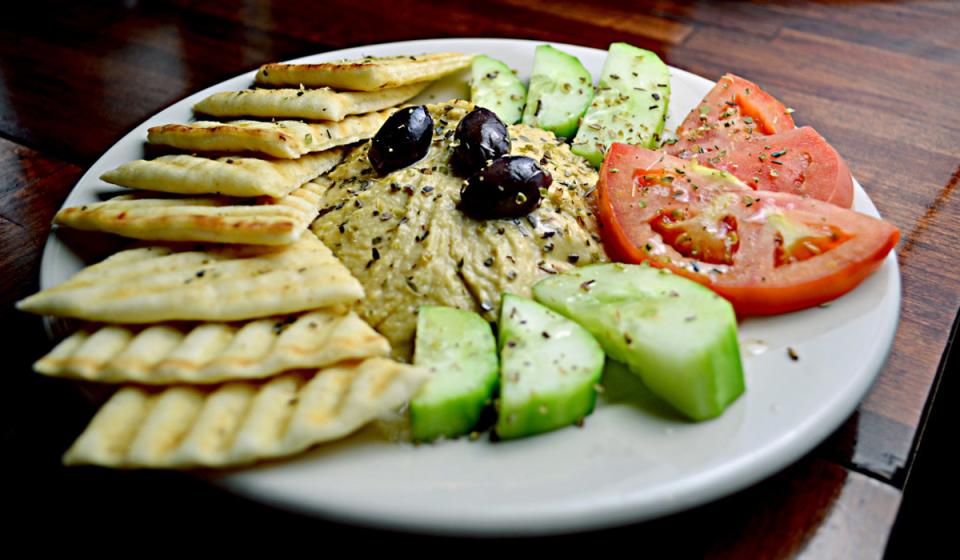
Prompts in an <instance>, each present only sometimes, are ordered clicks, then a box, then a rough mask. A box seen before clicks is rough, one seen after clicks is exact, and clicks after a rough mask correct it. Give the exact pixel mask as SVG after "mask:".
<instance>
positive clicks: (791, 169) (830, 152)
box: [699, 126, 853, 208]
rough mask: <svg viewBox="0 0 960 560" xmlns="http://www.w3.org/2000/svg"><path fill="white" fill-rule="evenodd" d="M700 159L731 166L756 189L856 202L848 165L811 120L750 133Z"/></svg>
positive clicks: (839, 202) (719, 166)
mask: <svg viewBox="0 0 960 560" xmlns="http://www.w3.org/2000/svg"><path fill="white" fill-rule="evenodd" d="M699 160H700V162H701V163H705V164H706V165H709V166H711V167H715V168H717V169H723V170H725V171H729V172H730V173H732V174H733V175H735V176H736V177H737V178H738V179H740V180H741V181H743V182H744V183H746V184H747V185H748V186H750V187H751V188H754V189H756V190H758V191H773V192H783V193H789V194H796V195H800V196H809V197H811V198H815V199H817V200H823V201H824V202H829V203H831V204H835V205H837V206H840V207H841V208H850V207H851V206H853V176H852V175H851V174H850V168H849V167H847V164H846V162H844V161H843V158H841V157H840V154H838V153H837V151H836V150H835V149H833V146H831V145H830V144H828V143H827V141H826V139H824V138H823V136H820V135H819V134H818V133H817V131H816V130H814V129H813V128H811V127H809V126H804V127H800V128H795V129H792V130H787V131H785V132H780V133H778V134H774V135H771V136H764V137H759V138H751V139H749V140H746V141H744V142H743V143H741V144H739V145H738V146H737V147H736V148H735V149H734V150H733V151H732V152H730V153H728V154H726V155H725V156H723V157H716V158H708V159H706V160H705V161H704V159H703V158H699ZM775 162H776V163H775Z"/></svg>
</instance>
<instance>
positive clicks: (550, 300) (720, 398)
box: [533, 264, 744, 420]
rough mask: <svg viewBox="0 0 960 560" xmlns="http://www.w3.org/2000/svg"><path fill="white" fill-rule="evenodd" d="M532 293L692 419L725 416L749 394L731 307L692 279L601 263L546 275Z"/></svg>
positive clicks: (658, 270)
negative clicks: (734, 403) (571, 320)
mask: <svg viewBox="0 0 960 560" xmlns="http://www.w3.org/2000/svg"><path fill="white" fill-rule="evenodd" d="M533 294H534V297H535V298H536V300H537V301H539V302H541V303H542V304H544V305H546V306H547V307H549V308H551V309H553V310H555V311H557V312H558V313H560V314H562V315H564V316H566V317H568V318H570V319H573V320H576V321H577V322H579V323H580V324H581V325H582V326H583V327H584V328H586V329H587V330H588V331H590V333H592V334H593V335H594V336H595V337H596V338H597V340H598V341H599V342H600V344H601V345H602V346H603V349H604V350H605V351H606V353H607V355H609V356H610V358H611V359H614V360H617V361H620V362H623V363H625V364H626V365H627V367H628V368H629V369H630V371H631V372H633V373H634V374H636V375H638V376H639V377H640V378H641V379H642V380H643V382H644V383H645V384H646V385H647V387H648V388H649V389H650V390H651V391H652V392H653V393H655V394H656V395H658V396H659V397H660V398H662V399H664V400H665V401H667V402H668V403H670V404H671V405H673V407H674V408H676V409H677V410H679V411H680V412H682V413H683V414H685V415H686V416H688V417H689V418H691V419H693V420H706V419H708V418H713V417H716V416H719V415H720V414H722V413H723V411H724V410H725V409H726V408H727V406H728V405H730V403H732V402H733V401H735V400H736V399H737V398H738V397H739V396H740V395H741V394H742V393H743V392H744V380H743V366H742V364H741V361H740V348H739V342H738V340H737V320H736V315H735V314H734V312H733V306H731V305H730V303H729V302H728V301H726V300H725V299H723V298H721V297H720V296H718V295H717V294H715V293H714V292H712V291H711V290H709V289H708V288H705V287H703V286H701V285H700V284H697V283H696V282H693V281H692V280H688V279H686V278H683V277H681V276H677V275H675V274H673V273H671V272H669V271H667V270H662V269H656V268H652V267H650V266H648V265H627V264H601V265H591V266H586V267H582V268H578V269H575V270H573V271H570V272H568V273H565V274H561V275H557V276H553V277H550V278H546V279H544V280H541V281H540V282H538V283H537V284H535V285H534V287H533Z"/></svg>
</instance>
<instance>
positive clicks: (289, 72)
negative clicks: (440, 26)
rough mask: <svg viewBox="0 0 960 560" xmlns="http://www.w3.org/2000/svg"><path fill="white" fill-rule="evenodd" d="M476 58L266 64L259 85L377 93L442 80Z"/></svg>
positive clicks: (454, 56) (437, 55) (446, 56)
mask: <svg viewBox="0 0 960 560" xmlns="http://www.w3.org/2000/svg"><path fill="white" fill-rule="evenodd" d="M472 60H473V55H469V54H461V53H433V54H421V55H417V56H386V57H366V58H361V59H356V60H342V61H338V62H325V63H322V64H264V65H263V66H261V67H260V70H259V71H258V72H257V84H259V85H264V86H273V87H277V86H292V87H298V86H299V85H301V84H302V85H304V86H307V87H320V86H327V87H332V88H336V89H347V90H356V91H375V90H379V89H383V88H391V87H398V86H402V85H405V84H412V83H417V82H426V81H432V80H436V79H438V78H442V77H443V76H446V75H447V74H451V73H453V72H456V71H457V70H461V69H463V68H466V67H467V66H469V65H470V62H471V61H472Z"/></svg>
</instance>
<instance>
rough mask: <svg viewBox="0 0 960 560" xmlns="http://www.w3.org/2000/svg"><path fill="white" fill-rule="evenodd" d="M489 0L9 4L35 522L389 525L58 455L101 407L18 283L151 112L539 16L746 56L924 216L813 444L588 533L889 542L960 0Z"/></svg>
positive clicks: (12, 172) (11, 188) (556, 34)
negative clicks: (377, 50) (678, 508)
mask: <svg viewBox="0 0 960 560" xmlns="http://www.w3.org/2000/svg"><path fill="white" fill-rule="evenodd" d="M475 4H476V5H474V6H470V7H466V6H461V7H455V6H448V5H446V3H444V2H427V1H412V0H392V1H390V2H377V1H367V2H355V1H351V2H347V1H337V2H326V3H323V4H322V5H316V6H310V5H308V3H306V2H303V3H292V2H290V3H287V2H277V3H276V4H275V5H270V4H268V3H256V2H239V1H230V0H213V1H208V2H203V3H192V2H178V1H175V0H166V1H155V2H142V3H141V2H136V1H130V2H102V3H97V4H96V5H86V6H85V5H80V3H69V2H51V1H48V0H31V1H29V2H22V3H18V4H17V7H16V8H13V11H9V10H10V9H8V11H7V12H5V15H4V17H3V20H2V21H0V263H2V266H3V271H4V274H3V275H2V277H0V285H2V298H3V300H2V303H3V305H2V311H0V312H2V315H0V319H2V321H0V324H2V325H3V327H4V334H5V336H4V338H3V339H2V340H3V341H4V342H3V344H4V347H5V348H6V349H7V351H6V358H7V360H6V362H7V366H8V367H7V372H6V375H7V377H8V380H12V383H13V387H10V386H9V385H8V386H7V389H6V390H5V391H4V392H3V414H4V420H5V421H4V424H3V426H4V436H3V437H4V441H3V449H4V453H5V456H6V457H7V458H8V461H6V462H5V463H7V464H6V465H5V469H7V470H10V471H11V472H12V473H14V474H16V475H18V476H21V477H22V478H19V479H8V480H15V481H16V480H20V481H23V482H22V483H16V482H15V483H13V484H12V486H13V488H12V492H13V496H14V498H15V499H14V503H15V504H16V507H17V508H19V509H20V511H22V512H24V514H23V515H22V517H21V519H22V520H25V521H27V523H28V524H35V523H41V522H42V523H43V524H44V525H47V526H50V524H51V523H54V524H57V523H59V524H62V525H63V526H68V525H69V526H76V524H77V523H78V522H79V526H80V527H81V528H84V527H86V528H89V527H94V526H97V525H96V523H97V522H96V521H95V519H96V517H97V515H106V514H108V513H113V514H115V513H116V512H117V511H120V510H123V511H128V512H131V513H133V514H134V515H133V516H132V517H130V518H127V519H126V523H127V524H128V525H129V527H127V528H128V529H130V528H133V527H137V526H139V525H140V522H139V521H134V520H133V519H139V518H144V519H147V520H149V521H150V522H151V523H159V522H161V521H159V520H160V519H164V520H166V519H169V517H168V516H169V515H170V514H173V515H177V516H179V517H177V519H178V520H180V522H184V520H186V521H185V525H186V526H188V527H189V526H193V525H192V524H193V523H195V524H197V525H203V526H206V525H208V524H210V523H212V522H213V521H212V520H213V519H216V520H218V521H217V523H220V524H221V525H222V526H224V527H230V528H231V529H235V528H247V529H251V530H252V529H257V528H258V527H260V526H262V524H264V523H266V524H273V525H274V526H276V527H281V526H282V527H284V528H290V527H296V528H299V529H309V530H310V531H312V532H313V533H312V534H313V535H317V536H323V535H337V536H344V535H345V536H346V537H358V536H360V537H369V536H375V537H378V538H384V537H385V535H384V534H381V533H371V532H369V531H366V530H361V529H353V528H345V527H340V526H337V525H335V524H321V523H319V522H316V521H313V520H307V519H302V518H298V517H295V516H292V515H289V514H283V513H280V512H273V511H269V510H266V509H265V508H262V507H259V506H254V505H251V504H247V503H246V502H243V501H241V500H239V499H237V498H232V497H227V496H223V495H221V494H220V493H219V491H215V490H212V489H210V488H207V487H205V486H203V485H201V484H199V483H196V482H193V481H188V480H184V478H183V477H179V476H176V475H166V474H148V473H119V474H118V473H104V472H99V471H95V472H90V471H84V470H80V471H67V470H64V469H62V468H60V467H59V466H58V458H59V455H60V453H62V451H63V450H64V449H65V448H66V446H67V445H68V444H69V442H70V441H71V440H72V438H73V437H74V436H75V435H76V434H77V432H78V430H80V429H81V427H82V426H83V425H84V423H85V421H86V420H87V418H88V417H89V415H90V414H91V413H92V411H91V410H90V407H89V405H88V404H87V403H86V401H84V400H83V399H82V397H80V396H79V395H78V394H76V393H75V392H74V390H73V389H72V388H71V386H70V385H69V384H67V383H63V382H59V381H55V380H49V379H44V378H42V377H41V376H39V375H35V374H33V373H31V372H30V368H29V364H30V363H31V362H32V360H34V359H35V358H36V357H38V356H39V355H40V354H41V353H42V352H44V351H45V350H46V349H47V348H48V345H49V343H48V342H47V341H46V340H45V338H44V336H43V333H42V330H41V326H40V323H39V321H38V319H36V318H34V317H28V316H25V315H23V314H19V313H17V312H15V311H13V310H12V302H14V301H15V300H17V299H19V298H22V297H23V296H26V295H27V294H30V293H32V292H33V291H35V290H36V289H37V277H38V264H39V260H40V251H41V248H42V244H43V242H44V239H45V237H46V235H47V232H48V230H49V223H50V220H51V217H52V216H53V213H54V212H55V210H56V209H57V208H58V207H59V206H60V204H61V203H62V201H63V199H64V197H65V196H66V195H67V193H68V192H69V191H70V189H71V188H72V187H73V185H74V183H75V182H76V180H77V179H78V178H79V177H80V175H81V174H82V173H83V171H84V170H85V169H86V168H87V167H88V166H89V165H90V164H91V163H92V162H93V161H95V159H96V158H97V157H99V156H100V154H101V153H102V152H103V151H104V150H106V149H107V148H108V147H109V146H110V145H111V144H113V142H115V141H116V140H117V139H119V138H120V136H121V135H123V134H124V133H125V132H126V131H127V130H129V129H130V128H131V127H133V126H134V125H136V124H138V123H140V122H141V121H142V120H144V119H145V118H147V117H148V116H150V115H151V114H153V113H154V112H156V111H158V110H159V109H161V108H163V107H165V106H166V105H168V104H170V103H172V102H174V101H176V100H178V99H180V98H182V97H184V96H185V95H187V94H189V93H192V92H194V91H197V90H199V89H201V88H203V87H206V86H208V85H210V84H213V83H215V82H218V81H220V80H222V79H225V78H227V77H230V76H234V75H236V74H238V73H240V72H244V71H247V70H250V69H251V68H254V67H256V66H257V65H259V64H260V63H263V62H268V61H276V60H283V59H288V58H293V57H296V56H301V55H305V54H310V53H316V52H321V51H325V50H331V49H337V48H342V47H347V46H353V45H360V44H366V43H377V42H386V41H395V40H402V39H415V38H428V37H455V36H482V37H526V38H533V39H538V40H544V41H558V42H571V43H579V44H584V45H589V46H593V47H599V48H606V46H607V45H608V43H610V42H611V41H614V40H623V41H627V42H631V43H633V44H636V45H639V46H642V47H646V48H650V49H653V50H655V51H657V52H658V53H659V54H660V55H661V56H662V57H663V58H664V60H665V61H666V62H667V63H669V64H672V65H675V66H679V67H681V68H684V69H687V70H690V71H692V72H695V73H697V74H701V75H704V76H707V77H709V78H713V79H715V78H717V77H719V76H720V75H721V74H723V73H724V72H728V71H729V72H734V73H738V74H742V75H744V76H747V77H749V78H750V79H752V80H754V81H757V82H759V83H760V84H762V85H763V86H765V87H767V88H769V89H770V90H771V91H773V92H774V93H775V94H776V95H777V96H778V97H779V98H780V99H781V100H782V101H783V102H784V103H785V104H786V105H788V106H791V107H793V108H794V109H796V117H797V119H798V121H799V122H801V123H802V124H809V125H812V126H814V127H815V128H816V129H817V130H818V131H820V132H821V133H822V134H823V135H824V136H825V137H827V138H828V139H829V140H830V141H831V142H832V143H833V145H834V146H835V147H836V148H837V149H838V151H839V152H840V153H841V154H843V156H844V157H845V158H846V160H847V162H848V163H849V164H850V167H851V169H852V171H853V173H854V175H855V176H856V177H857V178H858V179H859V180H860V182H861V183H862V184H863V185H864V187H865V188H866V190H867V191H868V193H869V194H870V196H871V197H872V199H873V200H874V202H875V203H876V205H877V207H878V208H879V210H880V212H881V213H882V214H883V216H884V217H885V218H886V219H888V220H890V221H891V222H893V223H894V224H896V225H897V226H898V227H899V228H900V230H901V232H902V233H903V239H902V242H901V244H900V246H899V247H898V248H897V251H898V257H899V261H900V266H901V271H902V274H903V308H902V316H901V323H900V328H899V331H898V333H897V336H896V341H895V343H894V346H893V350H892V353H891V355H890V358H889V361H888V362H887V364H886V366H885V367H884V369H883V371H882V373H881V375H880V378H879V380H878V381H877V383H876V385H875V386H874V387H873V389H872V391H871V392H870V394H869V396H868V397H867V398H866V400H865V401H864V402H863V403H862V404H861V405H860V407H859V408H858V410H857V412H856V413H855V414H854V415H853V416H852V417H851V418H850V419H849V420H848V421H847V422H846V423H845V424H844V426H843V427H842V428H841V429H840V430H839V431H838V432H837V433H836V434H834V435H833V436H832V437H831V438H830V439H829V440H828V441H826V442H825V443H824V444H823V445H821V446H820V447H819V448H818V449H817V450H815V451H814V452H812V453H811V454H810V455H809V456H807V457H806V458H804V459H802V460H801V461H799V462H798V463H796V464H795V465H793V466H791V467H790V468H788V469H786V470H785V471H783V472H782V473H780V474H778V475H776V476H774V477H772V478H771V479H769V480H767V481H765V482H762V483H760V484H758V485H756V486H755V487H753V488H751V489H749V490H747V491H744V492H741V493H739V494H737V495H735V496H733V497H731V498H728V499H725V500H722V501H720V502H718V503H715V504H711V505H708V506H706V507H702V508H699V509H697V510H694V511H692V512H687V513H683V514H680V515H676V516H673V517H670V518H667V519H664V520H659V521H655V522H652V523H647V524H642V525H638V526H635V527H628V528H622V529H617V530H613V531H608V532H604V533H600V534H593V535H588V536H581V537H578V538H594V537H595V538H598V539H608V538H610V537H622V538H624V539H625V540H629V541H634V540H636V541H637V542H640V541H642V542H644V543H645V544H644V551H649V550H650V548H649V547H651V546H653V547H654V549H656V548H657V547H662V548H663V550H669V551H673V552H679V553H681V555H683V556H685V555H687V554H690V555H696V556H699V555H703V554H709V555H710V556H719V557H780V556H792V555H800V556H804V557H823V556H830V557H844V558H850V557H877V556H879V555H881V554H882V551H883V548H884V545H885V542H886V540H887V538H888V535H889V533H890V530H891V527H892V524H893V522H894V519H895V516H896V514H897V511H898V508H899V506H900V502H901V496H902V489H903V486H904V483H905V480H906V473H907V472H908V470H909V468H910V465H911V458H912V454H913V452H914V445H915V443H916V441H917V439H918V437H917V436H918V433H920V429H921V427H922V426H923V420H924V418H925V410H926V407H928V405H929V403H930V401H931V399H930V396H931V393H932V389H933V388H934V387H935V385H936V383H937V378H938V367H939V364H940V363H941V358H942V357H943V355H944V352H945V349H946V348H947V344H948V339H949V336H950V332H951V325H952V323H953V322H954V319H955V317H956V316H957V310H958V303H960V289H958V287H960V268H958V267H957V266H956V264H955V263H956V262H957V259H958V258H960V223H958V216H960V199H958V197H957V196H956V195H955V194H954V189H955V187H956V186H957V183H958V182H960V148H958V140H960V94H958V88H960V5H958V4H957V3H950V2H939V3H938V2H924V3H921V2H917V3H910V2H904V3H893V2H849V3H848V2H811V3H784V4H780V3H777V4H770V5H767V4H753V3H740V2H737V3H711V2H702V3H696V4H691V5H686V4H684V3H680V2H672V1H658V2H633V3H630V4H629V7H627V6H628V5H627V4H626V3H624V4H623V5H618V4H615V3H610V4H609V5H607V4H603V5H601V4H599V3H596V2H595V3H592V4H591V6H590V7H586V6H584V5H581V4H580V3H577V2H573V1H572V0H553V1H551V2H542V3H538V2H530V1H520V0H487V1H485V2H482V3H475ZM11 460H12V461H11ZM7 484H8V485H10V484H11V483H10V482H7ZM183 503H189V504H190V507H183V506H182V504H183ZM84 519H86V522H83V521H82V520H84ZM118 522H121V521H120V520H116V519H115V520H114V521H113V522H112V523H118ZM389 536H390V537H392V538H394V539H398V540H404V541H410V540H412V538H411V537H406V536H402V535H389ZM572 538H573V537H564V538H562V539H559V540H560V541H561V542H567V541H569V540H571V539H572Z"/></svg>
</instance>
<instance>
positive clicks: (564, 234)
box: [313, 101, 607, 359]
mask: <svg viewBox="0 0 960 560" xmlns="http://www.w3.org/2000/svg"><path fill="white" fill-rule="evenodd" d="M427 108H428V110H429V111H430V114H431V116H432V118H433V121H434V134H433V140H432V143H431V146H430V150H429V152H428V153H427V155H426V157H424V158H423V159H421V160H419V161H417V162H416V163H414V164H413V165H411V166H409V167H406V168H403V169H398V170H396V171H393V172H392V173H389V174H387V175H385V176H382V177H380V176H378V175H377V174H376V172H374V170H373V168H372V167H371V165H370V162H369V159H368V156H367V151H368V149H369V143H367V144H364V145H362V146H360V147H358V148H357V149H355V150H354V151H353V153H352V154H351V155H350V156H349V157H348V158H347V159H346V160H345V161H344V163H343V164H341V165H340V166H339V167H338V168H336V169H335V170H334V171H333V172H331V173H330V174H329V175H328V176H327V177H326V178H325V179H324V181H326V184H327V190H326V191H325V193H324V196H323V201H322V203H321V210H320V217H319V218H317V220H316V222H314V224H313V231H314V232H316V234H317V235H318V236H319V237H320V239H321V240H322V241H323V242H324V244H326V245H327V247H329V248H330V249H331V250H332V251H333V252H334V254H335V255H336V256H337V257H338V258H339V259H340V260H341V261H342V262H343V263H344V264H345V265H346V266H347V268H349V269H350V271H351V272H352V273H353V275H354V276H356V277H357V278H358V279H359V280H360V282H361V283H362V284H363V287H364V290H365V291H366V298H365V299H364V300H363V301H362V303H361V304H360V307H359V309H358V312H359V313H360V314H361V315H362V316H363V318H364V319H365V320H366V321H368V322H369V323H370V324H371V325H373V326H374V327H375V328H376V329H377V330H378V331H380V332H381V333H383V335H384V336H386V337H387V338H388V339H389V340H390V342H391V344H392V345H393V348H394V354H395V355H396V356H397V357H398V358H402V359H409V357H410V355H411V353H412V344H413V337H414V333H415V329H416V324H417V310H418V309H419V307H420V306H422V305H446V306H450V307H458V308H461V309H469V310H472V311H476V312H478V313H480V314H481V315H483V316H484V317H485V318H486V319H488V320H490V321H493V320H495V318H496V309H497V308H498V306H499V304H500V294H501V293H504V292H509V293H514V294H520V295H524V296H527V295H529V293H530V287H531V286H532V285H533V284H534V283H536V282H537V280H540V279H541V278H543V277H545V276H548V275H551V274H557V273H559V272H563V271H565V270H569V269H571V268H573V267H574V265H577V266H581V265H587V264H591V263H595V262H604V261H606V260H607V257H606V254H605V253H604V252H603V248H602V246H601V243H600V236H599V233H598V230H597V228H598V226H597V219H596V217H595V216H594V201H593V195H592V191H593V188H594V186H595V185H596V182H597V174H596V172H595V171H594V169H593V168H592V167H591V166H590V164H588V163H587V161H586V160H585V159H583V158H581V157H579V156H576V155H574V154H573V153H571V152H570V149H569V147H568V146H567V145H566V144H564V143H563V141H562V140H558V139H557V138H556V137H555V136H554V135H553V134H552V133H549V132H546V131H543V130H540V129H536V128H532V127H529V126H524V125H514V126H510V127H509V131H510V137H511V141H512V150H511V153H512V154H513V155H521V156H528V157H530V158H533V159H534V160H535V161H537V162H539V164H540V166H541V167H542V168H543V170H544V171H546V172H548V173H550V174H551V175H552V176H553V184H552V185H551V186H550V187H549V189H547V192H546V193H543V194H544V196H543V197H542V199H541V203H540V206H539V207H538V208H537V209H536V210H534V211H533V212H531V213H530V214H529V215H527V216H526V217H524V218H514V219H503V220H474V219H472V218H470V217H468V216H467V215H466V214H464V213H463V212H461V211H460V210H459V209H458V204H459V203H460V189H461V187H462V186H463V183H464V180H463V179H462V178H461V177H458V176H457V175H455V174H454V173H453V170H452V169H451V163H450V158H451V155H452V152H453V147H454V146H453V142H454V141H453V136H454V131H455V130H456V127H457V124H458V123H459V121H460V119H461V118H463V117H464V116H465V115H466V114H467V113H469V112H470V111H471V110H472V109H473V104H471V103H469V102H466V101H451V102H449V103H443V104H438V105H430V106H427Z"/></svg>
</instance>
